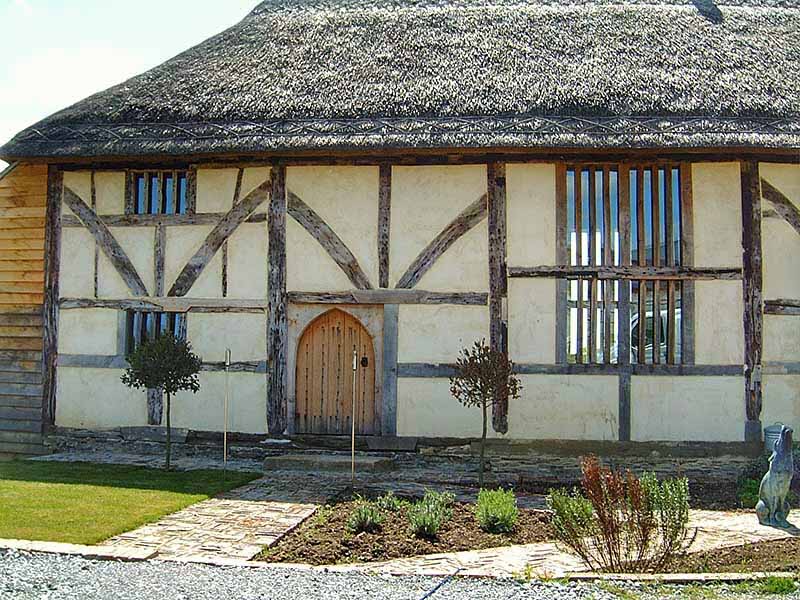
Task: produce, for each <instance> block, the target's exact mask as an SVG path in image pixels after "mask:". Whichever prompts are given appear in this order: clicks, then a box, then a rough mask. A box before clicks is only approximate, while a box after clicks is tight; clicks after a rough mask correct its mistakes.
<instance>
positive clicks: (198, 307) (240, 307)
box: [59, 297, 268, 313]
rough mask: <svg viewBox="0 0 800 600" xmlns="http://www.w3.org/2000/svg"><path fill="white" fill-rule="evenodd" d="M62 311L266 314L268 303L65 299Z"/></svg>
mask: <svg viewBox="0 0 800 600" xmlns="http://www.w3.org/2000/svg"><path fill="white" fill-rule="evenodd" d="M59 307H60V308H61V310H75V309H81V308H111V309H115V310H138V311H143V312H177V313H185V312H216V313H225V312H230V313H244V312H252V313H263V312H264V311H266V310H267V308H268V303H267V302H266V301H264V300H239V299H234V298H176V297H165V298H61V300H60V301H59Z"/></svg>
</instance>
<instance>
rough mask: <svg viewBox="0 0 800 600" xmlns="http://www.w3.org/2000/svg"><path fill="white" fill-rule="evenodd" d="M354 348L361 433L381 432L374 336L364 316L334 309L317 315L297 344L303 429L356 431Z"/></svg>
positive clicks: (298, 411) (298, 422)
mask: <svg viewBox="0 0 800 600" xmlns="http://www.w3.org/2000/svg"><path fill="white" fill-rule="evenodd" d="M354 348H355V350H356V352H357V357H358V359H357V365H358V366H357V368H356V377H355V422H356V434H357V435H375V434H376V433H377V432H378V431H377V429H378V428H377V423H378V422H379V421H378V418H377V417H378V414H377V411H376V407H375V355H374V351H373V345H372V338H371V337H370V335H369V333H368V332H367V330H366V329H365V328H364V326H363V325H362V324H361V323H360V322H359V321H358V319H356V318H355V317H353V316H352V315H349V314H347V313H346V312H344V311H341V310H338V309H334V310H331V311H328V312H326V313H324V314H322V315H320V316H319V317H317V318H316V319H314V321H312V322H311V324H310V325H309V326H308V327H307V328H306V330H305V331H304V332H303V335H302V336H301V337H300V341H299V343H298V345H297V369H296V373H295V431H296V432H297V433H316V434H330V435H350V427H351V417H352V412H353V410H352V407H353V349H354Z"/></svg>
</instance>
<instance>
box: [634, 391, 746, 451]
mask: <svg viewBox="0 0 800 600" xmlns="http://www.w3.org/2000/svg"><path fill="white" fill-rule="evenodd" d="M745 419H746V416H745V406H744V378H743V377H661V376H659V377H632V378H631V439H632V440H633V441H637V442H645V441H690V442H740V441H742V440H743V439H744V422H745Z"/></svg>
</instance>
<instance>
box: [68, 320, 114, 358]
mask: <svg viewBox="0 0 800 600" xmlns="http://www.w3.org/2000/svg"><path fill="white" fill-rule="evenodd" d="M118 323H119V313H118V311H116V310H109V309H104V308H81V309H73V310H62V311H61V312H60V313H59V317H58V352H59V353H60V354H101V355H105V356H113V355H115V354H117V351H118V348H117V338H118V335H117V334H118Z"/></svg>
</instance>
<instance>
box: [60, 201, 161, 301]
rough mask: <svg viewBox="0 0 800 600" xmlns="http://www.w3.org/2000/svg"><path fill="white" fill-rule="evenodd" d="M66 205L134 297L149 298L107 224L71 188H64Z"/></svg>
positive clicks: (140, 279)
mask: <svg viewBox="0 0 800 600" xmlns="http://www.w3.org/2000/svg"><path fill="white" fill-rule="evenodd" d="M64 203H65V204H66V205H67V206H68V207H69V208H70V210H72V212H74V213H75V214H76V215H77V217H78V218H79V219H80V220H81V221H82V222H83V224H84V225H85V226H86V228H87V229H88V230H89V233H91V234H92V236H94V239H95V241H96V242H97V245H98V246H99V247H100V250H102V251H103V254H105V255H106V256H107V257H108V260H110V261H111V264H112V265H114V268H115V269H116V270H117V273H119V275H120V277H122V280H123V281H124V282H125V285H127V286H128V289H129V290H130V291H131V293H132V294H133V295H134V296H147V295H148V294H147V288H146V287H145V285H144V282H143V281H142V278H141V277H139V273H138V272H137V271H136V268H135V267H134V266H133V263H132V262H131V260H130V258H128V255H127V254H126V253H125V251H124V250H123V249H122V246H120V245H119V242H117V239H116V238H115V237H114V235H113V234H112V233H111V231H110V230H109V229H108V227H107V226H106V224H105V223H104V222H103V221H102V220H101V219H100V218H99V217H98V216H97V214H96V213H95V212H94V211H93V210H92V209H91V208H89V206H88V205H87V204H86V203H85V202H84V201H83V200H81V198H80V197H79V196H78V195H77V194H76V193H75V192H73V191H72V190H71V189H70V188H69V187H67V186H64Z"/></svg>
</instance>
